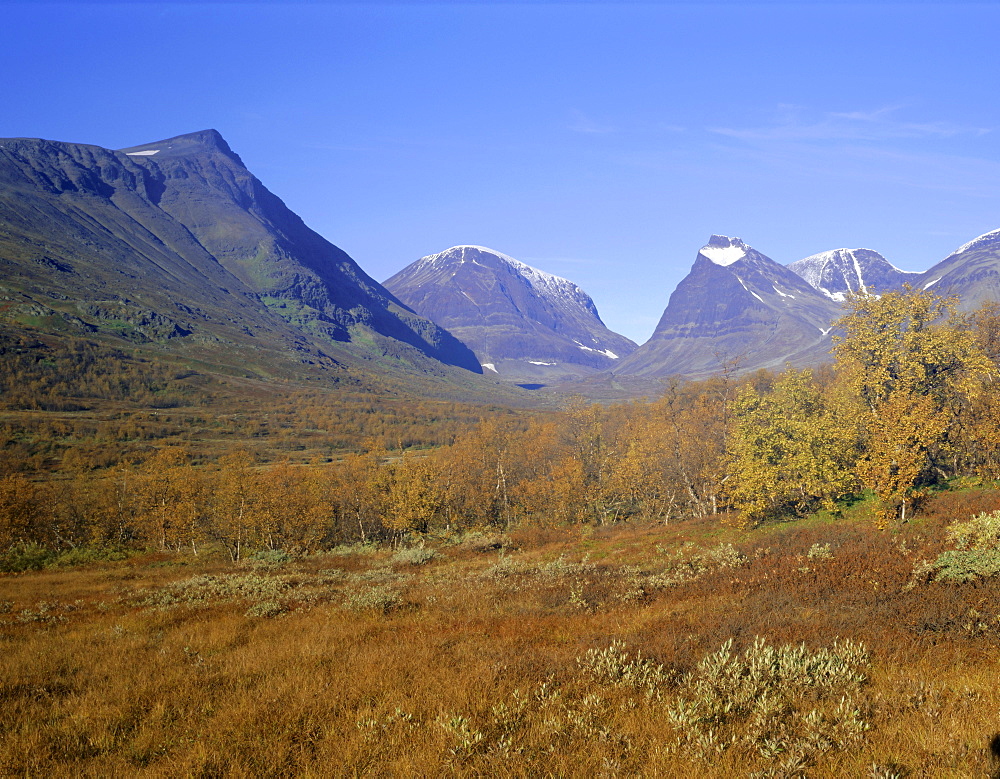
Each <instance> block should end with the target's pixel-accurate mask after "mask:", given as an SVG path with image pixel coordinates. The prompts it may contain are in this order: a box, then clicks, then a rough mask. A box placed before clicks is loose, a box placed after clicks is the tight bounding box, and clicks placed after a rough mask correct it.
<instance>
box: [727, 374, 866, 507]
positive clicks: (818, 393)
mask: <svg viewBox="0 0 1000 779" xmlns="http://www.w3.org/2000/svg"><path fill="white" fill-rule="evenodd" d="M834 397H835V396H834V395H832V394H831V392H830V391H829V390H828V391H827V392H823V391H822V389H821V388H820V387H819V386H817V385H816V384H815V383H814V382H813V377H812V371H809V370H803V371H795V370H787V371H785V372H784V373H783V374H781V375H780V376H778V378H777V379H776V380H775V382H774V386H773V387H772V389H771V390H770V391H769V392H758V391H757V390H756V389H754V387H753V386H752V385H747V386H745V387H744V388H743V389H742V390H741V391H740V393H739V395H738V396H737V398H736V401H735V402H734V403H733V419H732V430H731V432H730V436H729V484H728V487H729V490H728V492H729V496H730V499H731V500H732V502H733V504H734V505H735V507H736V508H737V509H738V510H739V511H740V513H741V515H742V517H743V520H744V522H745V523H746V524H754V523H756V522H759V521H761V520H763V519H766V518H768V517H769V516H773V515H779V514H789V513H791V514H796V513H801V512H803V511H808V510H812V509H815V508H818V507H823V508H832V507H833V502H834V501H835V500H836V499H837V498H839V497H842V496H844V495H847V494H849V493H851V492H853V491H854V490H855V489H856V487H857V482H856V479H855V477H854V469H853V466H854V462H855V459H856V457H857V448H856V434H855V430H854V429H853V426H852V425H850V424H845V419H844V417H843V415H842V414H840V413H839V408H838V406H837V404H836V403H834V402H831V399H832V398H834Z"/></svg>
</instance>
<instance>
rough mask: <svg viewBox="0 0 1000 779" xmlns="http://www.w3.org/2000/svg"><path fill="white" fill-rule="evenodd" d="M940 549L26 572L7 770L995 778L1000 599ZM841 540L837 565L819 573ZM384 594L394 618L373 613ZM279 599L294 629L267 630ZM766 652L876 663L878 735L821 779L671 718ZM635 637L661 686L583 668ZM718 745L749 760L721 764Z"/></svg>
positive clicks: (834, 751)
mask: <svg viewBox="0 0 1000 779" xmlns="http://www.w3.org/2000/svg"><path fill="white" fill-rule="evenodd" d="M937 531H938V528H937V526H936V525H935V524H934V522H933V521H927V522H925V523H923V524H922V525H920V526H914V527H911V528H910V529H908V530H906V532H905V533H899V534H896V535H890V534H887V533H878V532H876V531H872V530H868V529H866V528H864V527H859V526H854V525H850V524H848V523H839V524H838V523H830V522H825V523H824V522H813V523H807V524H802V525H794V524H789V525H785V526H781V527H771V528H764V529H761V530H759V531H754V532H753V533H749V534H746V533H744V534H740V533H738V532H737V531H735V530H732V531H730V530H723V531H720V530H718V525H717V524H712V523H709V522H707V521H705V522H687V523H678V524H675V525H671V526H662V525H642V526H634V525H633V526H621V527H616V528H602V529H598V530H596V531H594V532H587V533H581V532H579V530H548V531H523V532H521V533H514V534H513V535H512V536H510V537H508V539H507V540H508V541H509V542H510V543H512V544H514V545H515V547H516V548H514V549H512V550H510V551H508V552H505V553H502V554H501V553H498V552H496V551H489V552H481V551H477V550H476V549H477V547H475V546H474V545H465V546H463V545H443V546H441V547H440V549H439V551H440V552H441V555H440V556H439V557H437V558H435V559H433V560H430V561H429V562H427V563H425V564H423V565H407V564H404V563H401V562H395V563H394V562H393V551H392V550H382V551H380V552H378V553H376V554H360V553H359V554H351V555H324V556H315V557H310V558H305V559H302V560H298V561H293V562H290V563H287V564H285V565H281V566H278V567H270V568H266V567H258V568H254V567H252V566H250V565H246V564H245V565H243V566H233V565H231V564H229V563H228V562H227V561H225V560H224V559H223V558H222V557H221V556H216V557H213V556H211V555H202V556H201V557H200V558H199V559H193V558H190V557H187V558H174V557H168V556H164V555H150V556H146V557H139V558H133V559H131V560H129V561H125V562H118V563H107V564H103V565H98V566H94V567H90V568H85V569H76V570H69V571H58V572H53V571H42V572H37V573H29V574H21V575H7V576H3V577H0V607H2V610H3V612H4V613H2V614H0V700H2V707H0V728H2V732H3V738H2V740H0V773H2V774H3V775H12V776H22V775H25V776H35V775H54V776H63V775H74V776H95V777H97V776H100V777H107V776H206V777H207V776H279V775H280V776H288V775H301V776H324V777H325V776H358V775H366V776H367V775H372V776H437V775H460V776H545V775H556V776H602V775H603V776H665V777H676V776H720V777H722V776H750V775H754V776H802V775H804V776H815V777H834V776H836V777H843V776H858V777H866V776H883V777H889V776H897V775H898V776H904V775H905V776H915V777H916V776H927V777H931V776H933V777H939V776H985V775H988V774H989V773H990V772H991V771H994V770H996V768H997V766H996V765H994V764H993V763H992V758H991V755H990V752H989V749H988V744H989V742H990V739H991V738H992V737H993V736H994V735H995V734H996V733H998V732H1000V717H998V712H1000V689H998V685H997V684H996V679H997V678H998V673H1000V656H998V655H997V653H996V652H995V647H996V643H997V640H998V637H1000V625H997V626H996V627H994V626H993V625H990V626H988V627H987V628H983V629H979V628H976V627H975V626H974V625H971V623H970V620H969V619H968V613H969V611H970V610H971V609H977V610H978V611H979V612H980V613H982V614H986V613H989V615H990V618H992V615H993V614H994V611H995V610H993V611H991V609H992V608H993V607H992V605H991V604H992V603H994V602H996V599H997V594H998V592H997V590H998V587H997V585H996V584H994V583H992V582H988V583H979V584H978V585H961V586H959V585H941V584H930V585H923V586H921V587H917V588H914V589H910V590H907V589H906V584H907V582H908V580H909V572H910V571H912V568H913V565H914V564H915V562H916V561H917V560H919V559H920V558H921V557H926V556H927V555H928V554H930V553H931V552H932V551H933V550H934V549H936V548H937V546H936V545H938V544H939V542H940V539H939V535H940V534H939V533H938V532H937ZM691 540H694V541H695V543H694V544H693V545H691V544H689V545H688V546H683V544H684V543H685V542H690V541H691ZM903 542H905V544H904V543H903ZM723 543H725V544H728V543H732V544H733V545H734V546H735V548H736V549H737V550H739V552H740V554H741V555H743V556H745V559H744V560H743V562H741V563H740V564H738V565H734V566H732V567H714V568H713V567H711V566H709V568H707V569H705V570H700V571H699V570H696V569H693V568H691V569H685V570H686V571H688V573H687V574H685V576H687V578H683V577H681V578H682V580H680V581H674V579H677V576H676V574H677V571H678V570H679V569H678V568H677V560H680V559H682V558H683V559H693V556H694V555H696V554H699V553H701V552H704V550H706V549H711V548H715V547H717V546H718V545H719V544H723ZM817 543H824V544H825V543H829V544H830V548H831V550H832V555H833V556H832V558H831V559H816V560H812V559H810V558H809V557H808V551H809V549H810V548H812V546H813V545H814V544H817ZM678 550H683V554H682V555H681V556H680V557H678V556H677V552H678ZM588 553H589V555H590V558H589V559H587V558H586V555H587V554H588ZM179 562H183V563H186V564H185V565H178V564H175V563H179ZM803 569H806V570H803ZM692 571H693V573H692ZM667 574H670V576H673V577H674V578H673V579H670V576H667ZM199 576H211V577H214V578H213V579H211V580H205V579H196V578H195V577H199ZM668 579H670V581H671V582H672V583H670V584H666V585H665V584H663V582H664V581H667V580H668ZM206 581H207V582H209V585H210V586H209V585H206ZM227 588H228V589H227ZM241 588H242V589H241ZM378 588H381V590H379V592H381V593H382V594H383V595H386V597H385V598H382V599H381V600H379V599H374V600H372V601H371V602H372V603H373V604H375V605H373V606H372V607H370V608H369V607H365V605H364V598H363V597H361V596H362V595H365V594H366V593H369V592H370V591H373V590H376V589H378ZM206 592H207V593H208V594H207V595H206ZM248 593H249V594H248ZM352 598H353V600H352ZM262 603H263V604H271V605H272V606H273V611H272V612H268V613H274V614H276V616H271V617H255V616H248V612H252V609H253V608H254V607H255V606H260V604H262ZM352 604H353V606H352ZM359 604H360V605H359ZM987 621H988V620H987ZM758 635H759V636H762V637H764V638H765V639H766V640H767V641H768V642H769V643H770V644H771V645H774V646H781V645H787V644H795V645H797V644H799V643H800V642H804V643H805V644H806V645H807V647H808V648H809V649H810V650H816V649H818V648H821V647H829V646H832V645H833V642H834V641H835V640H836V639H838V638H840V639H852V640H857V641H862V642H864V643H865V644H866V646H867V647H868V650H869V653H870V657H871V663H870V666H869V667H868V668H867V675H868V677H869V681H868V682H867V683H866V684H865V685H863V687H862V688H860V692H859V694H858V696H857V705H858V707H859V711H860V714H859V716H860V717H861V719H862V720H863V721H864V722H865V723H866V724H867V727H868V729H867V730H866V731H865V732H864V733H863V735H862V736H861V737H860V738H858V739H856V740H854V741H851V740H850V738H849V737H846V736H845V737H844V740H843V742H842V743H834V744H832V745H831V746H828V747H826V748H822V749H817V750H814V751H813V752H808V753H807V754H805V756H804V757H803V758H802V760H800V763H801V764H799V765H795V764H793V762H794V761H792V760H791V758H792V757H794V755H793V754H792V752H793V751H794V750H793V748H792V747H793V746H794V744H792V742H791V741H789V744H790V746H789V748H788V749H787V750H786V751H785V752H782V751H781V748H780V745H779V747H778V748H777V752H776V753H775V754H772V755H771V756H769V757H768V756H765V755H763V754H761V751H760V748H759V746H760V745H759V743H757V742H755V741H754V739H755V738H757V736H755V735H754V734H755V733H756V731H755V728H757V727H758V725H756V724H754V722H752V721H751V720H750V719H746V720H737V719H736V718H732V719H731V720H730V721H723V722H721V723H718V724H716V725H714V726H712V727H714V728H715V730H716V733H717V735H716V736H713V737H712V738H715V739H716V742H715V745H713V743H711V742H712V739H711V738H707V739H706V738H702V741H703V742H704V744H703V745H702V746H700V747H699V746H693V744H694V740H693V737H692V738H691V739H687V740H685V738H686V735H691V734H685V732H684V729H683V728H680V727H678V726H677V725H676V723H675V721H674V720H673V719H672V717H671V714H670V711H671V708H673V707H676V705H677V701H678V700H679V699H680V697H681V696H682V695H683V694H686V693H684V689H685V688H684V687H683V685H684V683H685V682H684V678H685V677H684V676H683V674H685V673H691V672H693V671H694V670H695V669H696V667H697V664H698V663H699V662H700V661H701V660H702V659H703V658H705V657H706V656H707V655H710V654H711V653H713V652H715V651H717V650H718V649H719V647H720V646H721V645H722V644H723V643H724V642H725V641H727V640H728V639H730V638H732V639H734V648H735V650H736V651H739V652H742V651H743V650H745V649H746V648H747V647H749V646H751V645H752V644H753V641H754V637H755V636H758ZM612 641H621V642H622V643H623V644H624V646H625V649H626V652H627V655H628V657H629V658H632V659H634V660H636V661H637V662H647V661H648V662H649V663H650V664H651V665H650V667H652V666H657V667H658V666H662V669H661V671H662V674H661V675H660V676H657V677H656V678H657V679H659V681H658V682H656V683H655V684H653V685H652V686H651V687H642V686H641V685H639V686H636V685H633V684H632V683H631V682H628V681H627V679H626V680H625V681H623V680H621V679H619V680H617V681H615V680H614V679H611V678H610V677H609V678H597V677H595V676H594V675H593V674H591V673H589V672H588V671H587V669H586V668H585V667H584V666H583V665H581V662H580V661H581V659H583V658H585V657H586V655H587V652H588V650H603V649H606V648H608V647H609V646H610V645H611V643H612ZM623 678H624V677H623ZM845 694H847V695H848V696H850V695H852V694H853V693H845ZM838 695H839V693H838ZM788 700H789V701H791V703H787V704H786V705H787V706H790V707H791V708H788V709H786V710H785V711H784V713H783V714H782V713H779V714H778V715H776V719H774V720H773V721H772V722H771V725H769V726H768V727H772V730H773V727H780V728H784V727H786V725H787V726H788V727H789V728H791V727H792V726H791V725H789V723H790V722H791V720H790V719H789V718H790V717H791V716H792V713H793V712H792V709H793V708H795V707H798V708H799V709H801V712H807V711H809V710H811V709H815V710H816V711H817V712H819V713H820V714H821V715H822V716H823V717H826V718H827V720H828V725H824V726H817V727H818V728H820V729H822V727H830V728H832V725H829V722H832V721H833V720H832V718H833V717H834V712H835V709H836V706H837V704H838V700H835V699H834V697H829V696H827V697H824V696H823V695H822V694H820V693H819V692H816V691H812V692H809V693H807V694H805V697H799V698H795V699H791V698H789V699H788ZM801 712H800V713H801ZM782 717H784V719H782ZM786 720H787V721H786ZM774 723H777V725H775V724H774ZM793 724H794V723H793ZM710 729H711V728H710V727H709V726H708V725H706V726H704V728H702V729H701V730H698V731H697V733H695V731H692V732H691V733H694V734H695V735H698V734H701V735H702V736H704V733H705V732H707V731H708V730H710ZM774 732H777V731H774ZM831 732H832V730H831ZM719 734H721V735H722V736H726V737H728V736H729V735H731V736H733V737H737V738H739V739H749V740H744V741H738V743H734V744H733V745H731V746H728V747H726V748H722V747H721V746H720V745H719V744H718V739H719ZM793 735H794V734H792V730H791V729H790V730H788V738H789V739H791V738H792V737H793ZM835 740H836V739H834V741H835ZM758 741H759V739H758ZM803 761H804V762H803Z"/></svg>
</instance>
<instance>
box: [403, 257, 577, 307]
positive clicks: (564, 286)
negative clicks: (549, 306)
mask: <svg viewBox="0 0 1000 779" xmlns="http://www.w3.org/2000/svg"><path fill="white" fill-rule="evenodd" d="M490 260H492V261H493V262H496V261H499V262H501V263H503V264H505V265H507V266H509V267H510V268H511V269H513V270H514V271H516V272H517V273H518V274H520V275H521V276H523V277H524V279H525V280H526V281H527V282H528V283H529V284H530V285H531V286H532V287H534V288H535V289H537V290H538V291H539V292H542V293H545V294H548V295H556V296H569V297H571V298H574V299H576V298H578V297H579V296H580V295H582V294H586V293H584V292H583V290H581V289H580V287H578V286H577V285H576V284H574V283H573V282H572V281H570V280H569V279H564V278H562V277H561V276H556V275H555V274H553V273H548V272H546V271H543V270H539V269H538V268H535V267H532V266H531V265H528V264H527V263H525V262H521V261H520V260H515V259H514V258H513V257H511V256H510V255H508V254H504V253H503V252H498V251H497V250H496V249H490V248H489V247H486V246H476V245H474V244H461V245H459V246H452V247H451V248H450V249H445V250H444V251H443V252H438V253H437V254H431V255H428V256H427V257H422V258H421V259H420V260H418V267H420V268H435V267H439V266H441V265H448V264H456V263H457V264H459V265H460V264H462V263H465V262H471V263H474V264H476V265H483V264H484V262H489V261H490Z"/></svg>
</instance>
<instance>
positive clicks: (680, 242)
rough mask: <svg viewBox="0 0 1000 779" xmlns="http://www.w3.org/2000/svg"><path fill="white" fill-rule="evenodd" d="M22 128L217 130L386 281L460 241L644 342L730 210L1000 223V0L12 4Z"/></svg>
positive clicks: (37, 133)
mask: <svg viewBox="0 0 1000 779" xmlns="http://www.w3.org/2000/svg"><path fill="white" fill-rule="evenodd" d="M0 25H2V28H3V29H4V31H5V33H4V35H3V46H2V47H0V73H2V74H3V90H2V93H0V95H2V97H0V136H5V137H6V136H30V137H43V138H50V139H53V140H62V141H77V142H83V143H93V144H98V145H101V146H106V147H110V148H121V147H125V146H131V145H136V144H139V143H145V142H149V141H154V140H159V139H161V138H166V137H170V136H173V135H177V134H180V133H184V132H191V131H195V130H201V129H205V128H208V127H214V128H215V129H217V130H219V131H220V132H221V133H222V134H223V135H224V136H225V137H226V139H227V140H228V141H229V143H230V145H231V146H232V147H233V149H234V150H235V151H236V152H238V153H239V154H240V155H241V156H242V158H243V160H244V162H246V163H247V165H248V167H249V168H250V169H251V170H252V171H253V172H254V173H255V174H256V175H257V176H258V177H259V178H260V179H261V180H262V181H263V182H264V184H265V185H266V186H267V187H268V188H269V189H271V190H272V191H273V192H275V193H276V194H277V195H278V196H279V197H281V198H282V199H283V200H284V201H285V202H286V203H287V204H288V205H289V206H290V207H291V208H292V209H293V210H294V211H296V212H298V213H299V214H300V215H301V216H302V217H303V218H304V219H305V221H306V223H307V224H309V225H310V226H311V227H313V228H314V229H316V230H317V231H318V232H320V233H321V234H322V235H324V236H325V237H326V238H328V239H329V240H331V241H332V242H333V243H335V244H337V245H338V246H340V247H341V248H343V249H345V250H346V251H347V252H348V253H349V254H351V256H352V257H354V258H355V259H356V260H357V261H358V263H359V264H360V265H361V266H362V267H363V268H364V269H365V270H366V271H367V272H368V273H369V274H370V275H372V276H373V277H374V278H376V279H377V280H379V281H382V280H384V279H386V278H388V277H389V276H391V275H392V274H393V273H395V272H396V271H397V270H399V269H400V268H402V267H404V266H405V265H407V264H409V263H410V262H412V261H414V260H416V259H417V258H419V257H421V256H423V255H425V254H430V253H433V252H438V251H441V250H443V249H446V248H448V247H449V246H452V245H455V244H462V243H470V244H479V245H484V246H489V247H491V248H494V249H497V250H499V251H502V252H505V253H506V254H509V255H511V256H513V257H515V258H517V259H519V260H522V261H524V262H527V263H529V264H531V265H534V266H536V267H538V268H541V269H543V270H546V271H549V272H552V273H555V274H557V275H560V276H565V277H567V278H570V279H572V280H573V281H575V282H577V283H578V284H579V285H580V286H581V287H583V288H584V289H585V290H586V291H587V292H589V293H590V295H591V296H592V297H593V298H594V300H595V302H596V303H597V306H598V309H599V310H600V312H601V315H602V317H603V319H604V321H605V323H606V324H607V325H608V326H609V327H611V329H613V330H616V331H618V332H621V333H623V334H624V335H627V336H629V337H630V338H632V339H633V340H636V341H638V342H642V341H645V340H646V339H647V338H648V337H649V335H650V334H651V332H652V330H653V328H654V326H655V324H656V322H657V320H658V319H659V317H660V315H661V313H662V312H663V309H664V307H665V306H666V304H667V301H668V298H669V295H670V293H671V292H672V291H673V289H674V287H675V286H676V285H677V283H678V282H679V281H680V280H681V278H683V277H684V275H685V274H686V273H687V272H688V270H689V269H690V266H691V264H692V262H693V261H694V258H695V254H696V253H697V251H698V249H699V248H700V247H701V246H702V245H703V244H704V243H705V242H706V241H707V240H708V238H709V236H710V235H711V234H712V233H722V234H727V235H733V236H740V237H742V238H743V239H744V240H745V241H746V242H747V243H749V244H750V245H752V246H754V247H755V248H756V249H757V250H759V251H761V252H763V253H764V254H766V255H768V256H769V257H771V258H773V259H775V260H777V261H778V262H781V263H789V262H792V261H794V260H798V259H801V258H803V257H805V256H808V255H810V254H813V253H816V252H819V251H824V250H827V249H834V248H840V247H848V248H857V247H866V248H871V249H876V250H878V251H880V252H882V254H884V255H885V256H886V257H887V258H888V259H889V260H890V261H891V262H893V263H895V264H896V265H898V266H899V267H901V268H904V269H906V270H924V269H926V268H928V267H930V266H931V265H932V264H934V263H935V262H937V261H939V260H941V259H943V258H944V257H945V256H946V255H947V254H949V253H950V252H951V251H953V250H954V249H955V248H957V247H958V246H959V245H961V244H962V243H964V242H966V241H968V240H970V239H971V238H974V237H975V236H977V235H979V234H981V233H984V232H987V231H990V230H993V229H996V228H998V227H1000V100H997V97H996V88H997V84H998V83H1000V49H998V48H997V38H996V34H997V30H1000V5H998V4H995V3H979V4H961V3H949V4H947V5H946V4H937V3H925V2H909V3H881V2H869V3H805V2H800V3H783V2H761V3H740V4H728V3H712V2H707V3H690V4H689V3H672V2H666V3H655V4H654V3H649V4H632V3H615V4H602V3H558V4H556V3H545V2H531V3H508V4H490V3H424V2H412V1H411V2H406V3H397V4H390V3H378V2H376V3H371V2H369V3H321V2H312V3H301V4H297V3H280V4H277V3H255V4H251V3H219V2H213V3H188V2H181V3H156V2H130V3H92V2H74V3H43V2H0Z"/></svg>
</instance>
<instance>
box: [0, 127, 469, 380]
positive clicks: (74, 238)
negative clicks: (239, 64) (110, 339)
mask: <svg viewBox="0 0 1000 779" xmlns="http://www.w3.org/2000/svg"><path fill="white" fill-rule="evenodd" d="M4 320H5V321H7V322H9V323H11V324H12V325H29V326H33V327H36V328H40V329H45V330H49V331H53V332H62V333H66V334H78V335H88V334H89V335H95V334H97V335H104V336H114V337H119V338H124V339H126V340H129V341H132V342H134V343H150V342H152V343H157V344H160V345H161V346H163V347H165V348H168V349H170V350H173V351H178V352H181V353H186V354H190V355H192V356H196V357H198V358H199V359H204V360H207V361H209V362H216V363H217V362H224V363H228V364H231V365H236V366H240V367H248V366H254V365H257V366H258V367H260V369H261V371H262V372H264V373H267V372H269V371H270V370H273V366H271V367H266V365H264V364H266V363H271V362H273V361H274V360H275V359H276V360H277V361H278V362H281V363H291V364H327V365H331V366H332V365H336V364H338V363H339V362H341V361H343V360H344V359H348V360H349V359H351V358H352V357H358V358H359V359H363V360H368V361H380V360H381V361H383V362H387V364H389V365H391V364H394V363H398V362H402V363H406V364H409V365H420V366H423V367H425V368H431V367H432V366H433V365H435V364H436V365H440V364H442V363H444V364H446V365H451V366H458V367H460V368H464V369H466V370H468V371H473V372H476V373H479V372H481V370H482V369H481V368H480V365H479V361H478V360H477V359H476V357H475V355H474V354H473V353H472V351H471V350H470V349H469V348H468V347H467V346H465V344H463V343H462V342H461V341H459V340H458V339H456V338H455V337H454V336H452V335H451V334H450V333H448V332H447V331H446V330H444V329H442V328H441V327H440V326H438V325H436V324H434V323H433V322H431V321H429V320H428V319H425V318H424V317H421V316H419V315H417V314H415V313H414V312H413V311H411V310H410V309H408V308H407V307H406V306H405V305H403V304H402V303H401V302H400V301H399V300H397V299H396V298H395V297H394V296H393V295H392V294H390V293H389V292H388V291H387V290H386V289H385V288H383V287H382V286H381V285H380V284H378V283H377V282H376V281H374V280H373V279H372V278H371V277H369V276H368V275H367V274H366V273H365V272H364V271H362V270H361V269H360V268H359V267H358V265H357V264H356V263H355V262H354V260H352V259H351V258H350V257H349V256H348V255H347V254H345V253H344V252H343V251H341V250H340V249H338V248H337V247H336V246H334V245H333V244H331V243H330V242H329V241H327V240H326V239H324V238H323V237H321V236H320V235H318V234H317V233H315V232H314V231H312V230H310V229H309V228H308V227H307V226H306V225H305V224H304V223H303V222H302V220H301V219H300V218H299V217H298V216H296V215H295V214H294V213H292V212H291V211H290V210H289V209H288V208H287V207H286V206H285V205H284V203H282V202H281V200H280V199H278V198H277V197H276V196H275V195H274V194H272V193H271V192H270V191H269V190H268V189H267V188H266V187H265V186H264V185H263V184H262V183H261V182H260V181H259V180H258V179H257V178H256V177H254V176H253V174H251V173H250V171H248V170H247V169H246V167H245V166H244V165H243V162H242V161H241V160H240V158H239V156H237V155H236V154H235V153H234V152H233V151H232V149H230V148H229V146H228V144H227V143H226V142H225V140H223V138H222V136H221V135H220V134H219V133H218V132H216V131H215V130H205V131H202V132H196V133H190V134H187V135H180V136H177V137H175V138H168V139H165V140H162V141H156V142H154V143H148V144H143V145H141V146H134V147H130V148H127V149H121V150H118V151H113V150H110V149H104V148H100V147H97V146H88V145H83V144H76V143H60V142H54V141H45V140H39V139H31V138H7V139H2V140H0V321H4ZM262 366H263V367H262Z"/></svg>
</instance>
